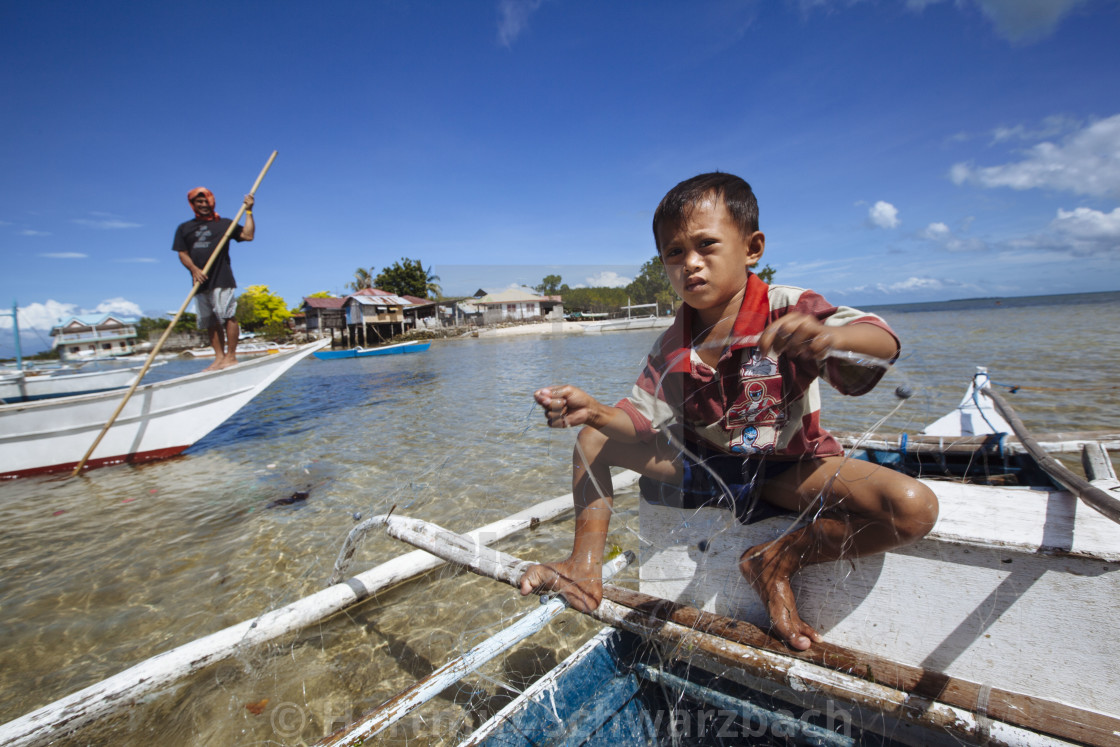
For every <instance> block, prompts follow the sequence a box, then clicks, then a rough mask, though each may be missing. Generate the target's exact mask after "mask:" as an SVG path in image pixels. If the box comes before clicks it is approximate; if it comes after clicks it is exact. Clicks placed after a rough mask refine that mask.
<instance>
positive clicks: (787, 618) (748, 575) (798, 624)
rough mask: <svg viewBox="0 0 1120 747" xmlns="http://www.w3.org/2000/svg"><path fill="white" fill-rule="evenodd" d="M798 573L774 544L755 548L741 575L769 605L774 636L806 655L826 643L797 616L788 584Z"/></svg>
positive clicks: (746, 556) (746, 555)
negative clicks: (814, 645)
mask: <svg viewBox="0 0 1120 747" xmlns="http://www.w3.org/2000/svg"><path fill="white" fill-rule="evenodd" d="M795 570H796V566H795V565H794V561H793V560H790V559H787V556H786V553H785V552H783V548H781V547H779V546H775V544H774V543H766V544H762V545H756V546H754V547H752V548H750V549H749V550H747V551H746V552H745V553H743V555H742V557H741V558H740V560H739V572H740V573H742V574H743V578H745V579H746V580H747V582H748V583H749V584H750V585H751V586H752V587H753V588H754V590H755V592H756V593H757V594H758V596H759V599H761V600H762V603H763V604H765V605H766V612H767V613H768V614H769V615H770V621H771V623H772V624H773V630H774V632H776V633H777V635H778V637H779V638H781V639H782V640H783V641H785V643H786V645H787V646H789V647H790V648H792V649H794V650H796V651H804V650H806V649H807V648H809V647H810V646H812V645H813V644H814V643H820V642H821V641H822V640H823V639H822V638H821V635H820V633H818V632H817V631H815V630H813V628H812V627H811V626H809V624H808V623H806V622H805V621H804V620H802V619H801V616H800V615H799V614H798V613H797V602H796V601H795V600H794V598H793V589H792V587H791V586H790V580H789V579H790V576H791V575H792V574H793V572H794V571H795Z"/></svg>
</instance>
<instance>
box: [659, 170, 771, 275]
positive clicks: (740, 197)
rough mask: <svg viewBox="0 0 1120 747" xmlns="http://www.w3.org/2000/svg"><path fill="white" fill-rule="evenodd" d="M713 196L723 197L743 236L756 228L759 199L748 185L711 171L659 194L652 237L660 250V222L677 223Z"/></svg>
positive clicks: (738, 178) (662, 224)
mask: <svg viewBox="0 0 1120 747" xmlns="http://www.w3.org/2000/svg"><path fill="white" fill-rule="evenodd" d="M708 196H712V197H716V198H719V199H722V200H723V204H724V205H726V206H727V212H728V213H730V214H731V219H732V220H734V221H735V222H736V223H738V224H739V231H740V232H741V233H742V235H743V236H750V235H751V234H752V233H754V232H755V231H757V230H758V200H757V199H755V196H754V192H753V191H751V185H749V184H747V183H746V182H745V181H744V180H743V179H742V178H740V177H738V176H735V175H734V174H724V173H721V172H719V171H714V172H712V173H710V174H700V175H698V176H694V177H692V178H691V179H685V180H684V181H683V182H681V183H680V184H678V185H677V186H675V187H673V188H672V189H670V190H669V192H668V193H667V194H666V195H665V196H664V197H663V198H661V204H660V205H658V206H657V210H655V211H654V213H653V241H654V243H655V244H656V245H657V252H658V254H660V253H661V238H660V237H659V236H658V231H659V230H660V228H661V227H662V226H666V225H679V224H680V223H681V222H683V221H684V220H686V219H687V218H688V216H689V213H691V212H692V209H693V208H694V207H696V205H697V204H698V203H699V202H700V201H701V200H703V199H704V198H705V197H708Z"/></svg>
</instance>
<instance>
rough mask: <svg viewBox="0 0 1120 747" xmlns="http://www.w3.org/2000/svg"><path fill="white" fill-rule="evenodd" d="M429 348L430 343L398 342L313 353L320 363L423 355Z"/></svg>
mask: <svg viewBox="0 0 1120 747" xmlns="http://www.w3.org/2000/svg"><path fill="white" fill-rule="evenodd" d="M431 346H432V343H430V342H398V343H394V344H392V345H381V346H380V347H376V348H363V347H362V346H361V345H359V346H358V347H356V348H349V349H347V350H323V351H320V352H318V353H315V357H316V358H318V359H319V360H321V361H332V360H335V359H337V358H368V357H370V356H374V355H400V354H402V353H423V352H424V351H425V350H427V349H428V348H430V347H431Z"/></svg>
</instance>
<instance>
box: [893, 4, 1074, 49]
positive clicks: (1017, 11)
mask: <svg viewBox="0 0 1120 747" xmlns="http://www.w3.org/2000/svg"><path fill="white" fill-rule="evenodd" d="M942 1H943V0H906V7H908V8H910V9H911V10H919V11H920V10H922V9H923V8H925V7H926V6H927V5H934V4H935V3H939V2H942ZM1084 2H1085V0H971V2H967V0H957V3H956V4H957V5H958V6H962V5H966V4H970V5H974V6H976V7H977V8H979V9H980V12H981V13H983V14H984V15H985V16H987V18H988V20H989V21H991V22H992V24H993V25H994V26H995V28H996V33H998V34H999V35H1000V36H1002V37H1003V38H1005V39H1007V40H1008V41H1011V42H1032V41H1037V40H1039V39H1044V38H1045V37H1047V36H1049V35H1050V34H1052V33H1054V30H1055V29H1056V28H1057V27H1058V23H1059V22H1060V21H1061V20H1062V18H1064V17H1065V16H1066V15H1067V14H1068V13H1069V12H1070V11H1071V10H1073V9H1074V8H1075V7H1077V6H1078V5H1081V4H1083V3H1084Z"/></svg>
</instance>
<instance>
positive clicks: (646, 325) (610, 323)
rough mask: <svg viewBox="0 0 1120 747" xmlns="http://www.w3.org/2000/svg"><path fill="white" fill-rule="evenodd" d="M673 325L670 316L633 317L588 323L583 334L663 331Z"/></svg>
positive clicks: (584, 326)
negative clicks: (648, 330)
mask: <svg viewBox="0 0 1120 747" xmlns="http://www.w3.org/2000/svg"><path fill="white" fill-rule="evenodd" d="M672 325H673V317H671V316H635V317H629V318H627V319H608V320H607V321H605V322H588V323H587V324H584V325H583V331H584V332H591V333H597V332H629V331H631V330H635V329H663V328H665V327H671V326H672Z"/></svg>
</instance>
